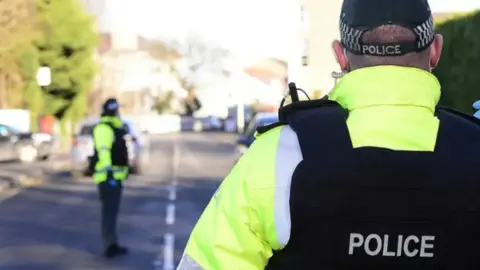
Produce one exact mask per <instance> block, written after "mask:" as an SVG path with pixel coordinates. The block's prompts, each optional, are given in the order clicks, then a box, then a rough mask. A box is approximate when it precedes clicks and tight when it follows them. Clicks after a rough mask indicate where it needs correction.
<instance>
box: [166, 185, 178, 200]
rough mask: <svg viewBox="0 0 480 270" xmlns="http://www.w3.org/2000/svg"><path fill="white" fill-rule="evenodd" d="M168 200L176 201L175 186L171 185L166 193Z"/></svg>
mask: <svg viewBox="0 0 480 270" xmlns="http://www.w3.org/2000/svg"><path fill="white" fill-rule="evenodd" d="M168 199H169V200H170V201H175V200H176V199H177V187H176V185H172V186H171V187H170V190H169V192H168Z"/></svg>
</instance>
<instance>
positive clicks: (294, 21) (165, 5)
mask: <svg viewBox="0 0 480 270" xmlns="http://www.w3.org/2000/svg"><path fill="white" fill-rule="evenodd" d="M90 1H95V3H100V2H101V1H106V8H105V14H104V16H103V17H104V21H103V24H107V25H109V26H108V27H112V25H113V26H115V27H116V28H117V29H120V30H121V31H122V32H130V33H131V34H132V35H136V33H140V34H142V35H143V36H146V37H151V38H152V37H153V38H156V37H182V36H185V35H187V34H189V33H192V32H194V33H196V34H197V35H200V36H202V37H204V38H206V39H209V40H212V41H213V42H215V43H219V44H221V45H223V46H224V47H227V48H228V49H230V50H231V51H232V52H233V53H234V54H235V55H237V57H239V58H240V59H242V60H244V62H249V61H254V60H255V59H260V58H265V57H278V58H281V59H286V58H288V55H291V53H292V52H291V47H292V43H291V42H292V41H293V40H292V37H293V36H294V35H296V29H297V28H296V27H298V23H299V21H300V14H299V12H300V8H299V6H298V5H297V3H296V0H136V1H132V0H90ZM318 1H327V0H318ZM430 5H431V7H432V10H433V11H434V12H448V11H452V10H455V11H466V10H471V9H472V8H480V0H430Z"/></svg>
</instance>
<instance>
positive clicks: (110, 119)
mask: <svg viewBox="0 0 480 270" xmlns="http://www.w3.org/2000/svg"><path fill="white" fill-rule="evenodd" d="M100 121H101V122H103V123H106V122H110V123H112V124H113V126H114V127H117V128H120V127H122V126H123V122H122V120H121V119H120V118H118V117H115V116H102V117H101V118H100Z"/></svg>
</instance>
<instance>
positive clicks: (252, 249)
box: [178, 0, 480, 270]
mask: <svg viewBox="0 0 480 270" xmlns="http://www.w3.org/2000/svg"><path fill="white" fill-rule="evenodd" d="M340 34H341V35H340V36H341V40H340V41H335V42H334V43H333V48H334V52H335V56H336V59H337V62H338V63H339V65H340V67H341V69H342V71H343V72H344V73H345V75H344V76H343V77H342V78H341V79H340V80H339V81H338V83H337V85H336V86H335V88H334V89H333V90H332V92H331V93H330V95H329V97H328V98H325V99H321V100H312V101H301V102H294V103H292V104H290V105H287V106H285V107H283V108H281V109H280V112H279V117H280V122H279V123H277V124H275V125H272V126H270V127H264V128H262V129H260V130H259V133H260V136H259V137H258V138H257V140H256V141H255V142H254V143H253V144H252V146H251V147H250V149H249V150H248V151H247V152H246V153H245V154H244V155H243V156H242V158H241V159H240V160H239V162H238V163H237V164H236V165H235V166H234V168H233V169H232V172H231V173H230V174H229V175H228V176H227V177H226V179H225V180H224V181H223V183H222V184H221V186H220V188H219V189H218V190H217V192H216V194H215V195H214V196H213V198H212V200H211V201H210V203H209V204H208V206H207V208H206V209H205V210H204V212H203V214H202V215H201V217H200V219H199V220H198V222H197V224H196V226H195V228H194V229H193V232H192V233H191V235H190V239H189V241H188V244H187V246H186V249H185V253H184V255H183V258H182V260H181V262H180V264H179V266H178V269H181V270H187V269H207V270H224V269H229V270H234V269H249V270H253V269H342V270H344V269H451V270H456V269H480V256H478V250H479V249H478V243H479V242H480V196H479V194H480V182H479V181H478V169H477V168H478V160H477V159H476V158H474V157H475V156H476V153H478V151H479V150H480V126H479V125H478V122H475V120H474V119H473V117H472V116H469V115H463V114H461V113H458V112H456V111H453V110H451V109H446V108H441V107H438V106H437V103H438V101H439V98H440V83H439V81H438V80H437V78H436V77H435V76H434V75H433V74H432V73H431V70H432V69H433V68H435V66H436V65H437V63H438V62H439V59H440V54H441V51H442V37H441V36H440V35H437V34H435V32H434V26H433V22H432V14H431V10H430V8H429V4H428V3H427V1H426V0H401V1H400V0H344V2H343V6H342V10H341V16H340Z"/></svg>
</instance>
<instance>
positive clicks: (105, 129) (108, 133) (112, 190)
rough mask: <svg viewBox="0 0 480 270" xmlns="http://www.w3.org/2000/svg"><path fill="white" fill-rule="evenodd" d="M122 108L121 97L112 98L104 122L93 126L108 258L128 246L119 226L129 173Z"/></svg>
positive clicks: (95, 163)
mask: <svg viewBox="0 0 480 270" xmlns="http://www.w3.org/2000/svg"><path fill="white" fill-rule="evenodd" d="M118 111H119V104H118V102H117V100H116V99H114V98H110V99H108V100H107V101H106V102H105V103H104V105H103V112H102V116H101V119H100V123H98V124H97V125H96V126H95V127H94V129H93V141H94V145H95V152H94V156H93V158H92V160H91V166H93V168H92V169H93V171H94V174H93V179H94V181H95V183H96V184H97V185H98V192H99V194H100V201H101V203H102V212H101V214H102V238H103V244H104V248H105V251H104V255H105V257H107V258H110V257H115V256H118V255H123V254H126V253H127V249H126V248H124V247H121V246H119V245H118V240H117V226H116V225H117V215H118V211H119V208H120V201H121V197H122V189H123V185H122V181H123V180H125V179H126V178H127V176H128V151H127V146H126V141H125V135H126V131H125V129H124V124H123V122H122V120H121V119H120V118H119V112H118Z"/></svg>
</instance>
